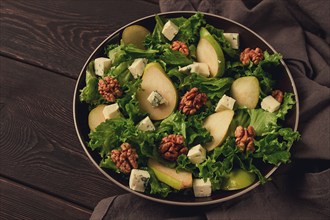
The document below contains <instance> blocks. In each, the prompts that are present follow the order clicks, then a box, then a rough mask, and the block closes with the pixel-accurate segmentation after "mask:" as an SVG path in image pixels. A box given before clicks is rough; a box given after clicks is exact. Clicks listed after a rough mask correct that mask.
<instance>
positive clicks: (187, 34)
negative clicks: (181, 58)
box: [173, 13, 206, 44]
mask: <svg viewBox="0 0 330 220" xmlns="http://www.w3.org/2000/svg"><path fill="white" fill-rule="evenodd" d="M173 22H174V23H175V21H173ZM205 23H206V22H205V20H204V18H203V14H202V13H196V14H194V15H193V16H191V17H189V18H188V19H186V20H185V21H184V22H182V23H181V24H180V23H176V24H177V25H178V27H179V32H178V34H177V36H176V37H175V38H176V39H178V40H180V41H183V42H185V43H187V44H196V43H197V41H198V40H199V30H200V28H201V27H202V26H204V25H205Z"/></svg>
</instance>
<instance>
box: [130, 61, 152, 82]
mask: <svg viewBox="0 0 330 220" xmlns="http://www.w3.org/2000/svg"><path fill="white" fill-rule="evenodd" d="M147 62H148V60H147V59H145V58H138V59H135V60H134V62H133V63H132V65H130V66H129V67H128V69H129V71H130V72H131V74H132V76H133V77H134V79H137V78H138V77H140V76H142V74H143V71H144V68H145V66H146V64H147Z"/></svg>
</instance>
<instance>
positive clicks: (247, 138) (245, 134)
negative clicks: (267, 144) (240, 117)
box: [235, 125, 255, 152]
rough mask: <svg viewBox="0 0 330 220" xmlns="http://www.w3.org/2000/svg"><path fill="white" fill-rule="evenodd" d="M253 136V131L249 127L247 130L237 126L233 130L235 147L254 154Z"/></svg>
mask: <svg viewBox="0 0 330 220" xmlns="http://www.w3.org/2000/svg"><path fill="white" fill-rule="evenodd" d="M254 136H255V130H254V128H253V127H252V126H251V125H249V126H248V127H247V128H243V126H241V125H240V126H237V128H236V130H235V138H236V140H235V142H236V146H237V147H238V148H239V149H240V150H241V151H242V152H244V151H246V152H247V151H251V152H254V151H255V149H254V143H253V141H254Z"/></svg>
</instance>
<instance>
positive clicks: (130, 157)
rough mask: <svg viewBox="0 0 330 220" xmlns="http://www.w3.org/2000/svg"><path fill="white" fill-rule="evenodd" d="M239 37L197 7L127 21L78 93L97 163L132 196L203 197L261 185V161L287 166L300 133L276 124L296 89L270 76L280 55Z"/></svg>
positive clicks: (91, 66)
mask: <svg viewBox="0 0 330 220" xmlns="http://www.w3.org/2000/svg"><path fill="white" fill-rule="evenodd" d="M239 37H240V36H239V33H226V32H225V31H224V30H221V29H219V28H216V27H214V26H212V25H210V24H208V23H207V22H206V21H205V19H204V17H203V14H202V13H196V14H194V15H193V16H191V17H189V18H184V17H177V18H170V19H169V18H163V17H160V16H158V15H156V16H155V27H154V29H153V30H148V29H146V28H145V27H142V26H140V25H131V26H128V27H126V28H125V29H124V30H123V32H122V33H121V40H120V42H118V43H117V44H110V45H107V46H106V47H105V48H104V56H103V57H98V58H96V59H94V60H92V61H91V62H90V63H89V64H88V66H87V68H86V86H85V87H84V88H83V89H82V90H80V101H81V102H85V103H88V105H89V107H90V113H89V116H88V124H89V127H90V134H89V138H90V140H89V142H88V147H90V148H91V149H92V150H93V151H96V152H98V153H99V154H100V157H101V162H100V164H99V165H100V167H102V168H104V169H110V170H113V171H115V172H117V173H119V174H120V175H122V178H124V179H127V181H128V183H129V184H128V185H129V187H130V189H132V190H135V191H138V192H142V193H146V194H155V195H157V196H161V197H166V196H168V195H169V194H171V193H183V194H192V195H194V196H195V197H208V196H211V195H212V193H214V191H218V190H238V189H242V188H245V187H248V186H249V185H251V184H253V183H254V182H256V181H258V180H259V181H260V182H261V183H265V182H266V181H267V179H266V178H265V177H264V176H263V175H262V173H261V172H260V170H259V168H258V167H262V166H265V165H263V164H272V165H275V166H276V165H278V164H279V163H288V162H289V161H290V152H289V149H290V147H291V145H292V144H293V142H294V141H296V140H298V139H299V137H300V135H299V133H298V132H295V131H293V130H292V129H291V128H289V127H285V126H283V124H284V123H283V122H284V120H285V116H286V115H287V113H288V112H289V111H290V109H292V108H293V106H294V105H295V97H294V94H293V93H290V92H287V91H281V90H278V89H277V88H275V85H276V84H275V81H274V79H273V78H275V77H273V76H272V74H271V73H270V69H272V68H274V67H276V66H277V65H280V60H281V58H282V57H281V55H280V54H278V53H274V54H271V53H269V52H268V51H263V50H261V49H260V48H258V47H257V48H241V47H240V42H239Z"/></svg>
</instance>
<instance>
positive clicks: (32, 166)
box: [0, 57, 124, 209]
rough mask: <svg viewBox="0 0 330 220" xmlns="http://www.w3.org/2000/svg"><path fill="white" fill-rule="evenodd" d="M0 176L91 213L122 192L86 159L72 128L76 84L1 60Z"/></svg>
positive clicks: (8, 60)
mask: <svg viewBox="0 0 330 220" xmlns="http://www.w3.org/2000/svg"><path fill="white" fill-rule="evenodd" d="M0 62H1V66H0V68H1V69H0V72H1V74H0V84H1V91H0V103H1V106H2V107H1V114H0V128H1V132H0V139H1V141H0V149H1V153H0V173H1V175H3V176H5V177H8V178H10V179H13V180H17V181H19V182H21V183H26V184H28V185H31V186H33V187H34V188H36V189H39V190H42V191H44V192H47V193H50V194H53V195H58V196H59V197H61V198H63V199H65V200H67V201H70V202H74V203H77V204H79V205H82V206H85V207H88V208H90V209H92V208H93V207H94V206H95V205H96V204H97V202H98V201H99V200H101V199H102V198H104V197H108V196H112V195H117V194H122V193H124V191H123V190H122V189H121V188H119V187H117V186H116V185H114V184H112V183H111V182H110V181H109V180H108V179H106V178H105V177H104V176H103V174H101V173H100V172H99V171H98V169H97V168H96V167H94V165H93V164H92V163H91V162H90V161H89V160H88V158H87V156H86V155H85V152H84V151H83V149H82V147H81V145H80V142H79V141H78V138H77V135H76V131H75V129H74V124H73V116H72V98H73V91H74V86H75V80H73V79H70V78H68V77H65V76H60V75H58V74H55V73H50V72H49V71H46V70H43V69H40V68H36V67H33V66H31V65H27V64H24V63H19V62H17V61H14V60H12V59H8V58H4V57H0Z"/></svg>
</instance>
